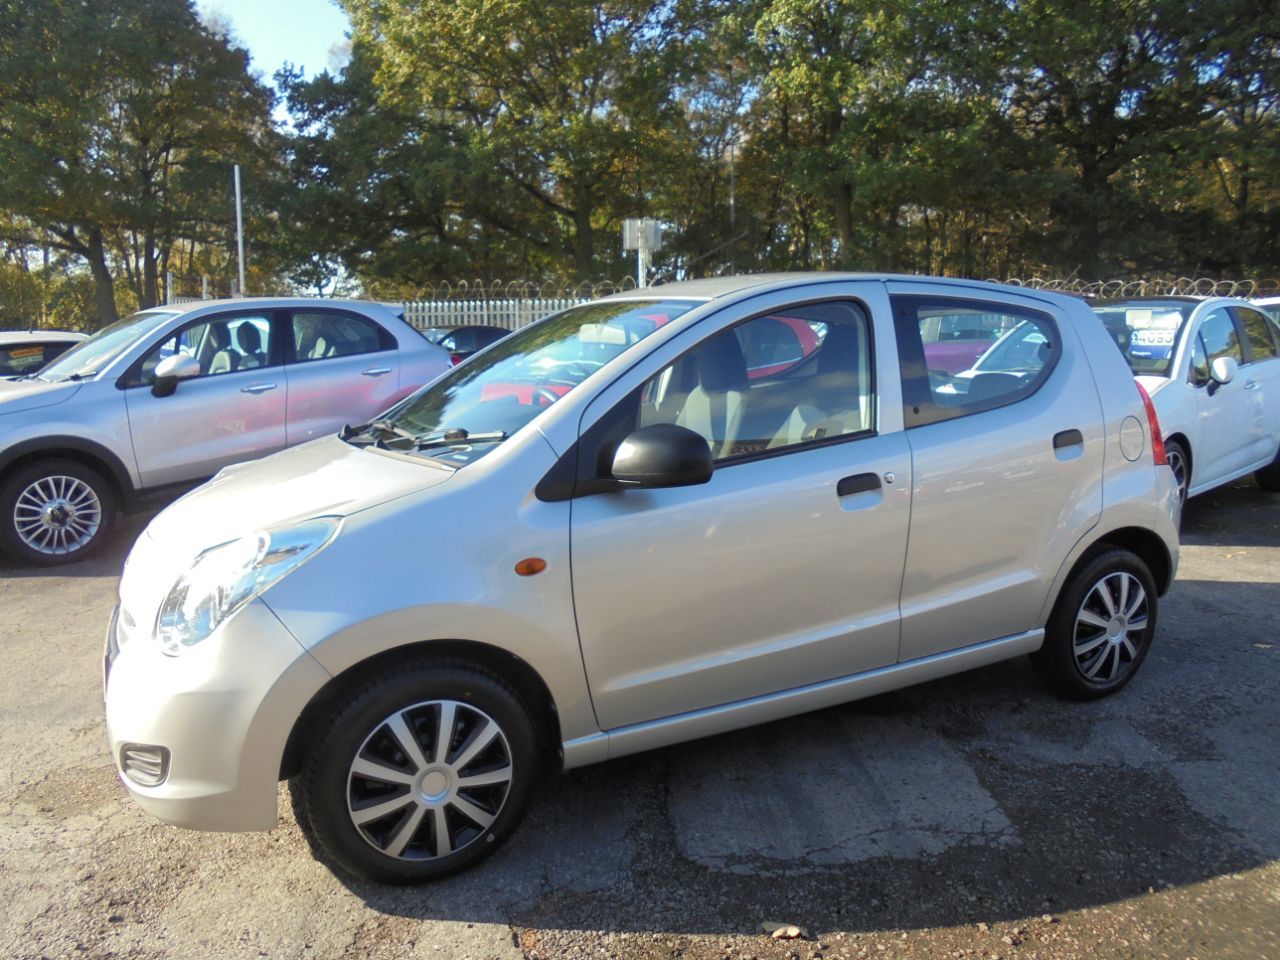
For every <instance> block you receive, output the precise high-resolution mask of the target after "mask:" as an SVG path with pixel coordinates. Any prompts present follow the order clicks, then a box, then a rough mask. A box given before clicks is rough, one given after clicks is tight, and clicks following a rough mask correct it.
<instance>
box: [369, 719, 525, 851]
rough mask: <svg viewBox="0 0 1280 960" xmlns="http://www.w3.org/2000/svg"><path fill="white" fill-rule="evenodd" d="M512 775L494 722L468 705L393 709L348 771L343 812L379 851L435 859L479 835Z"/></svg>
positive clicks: (503, 737)
mask: <svg viewBox="0 0 1280 960" xmlns="http://www.w3.org/2000/svg"><path fill="white" fill-rule="evenodd" d="M512 775H513V769H512V762H511V747H510V745H509V744H508V743H507V738H506V735H505V734H504V733H503V731H502V728H501V727H500V726H499V725H498V723H497V721H495V720H494V719H493V718H492V717H490V716H489V715H488V714H487V713H485V712H484V711H483V710H480V709H478V708H476V707H475V706H473V705H471V704H466V703H460V702H458V701H456V700H428V701H424V702H422V703H417V704H414V705H413V706H411V707H406V708H405V709H403V710H397V711H396V712H395V713H393V714H392V715H391V716H389V717H387V718H386V719H385V720H383V721H382V722H380V723H379V724H378V725H377V726H376V727H374V729H373V732H372V733H370V734H369V736H368V737H366V738H365V740H364V743H362V744H361V745H360V749H359V750H357V751H356V755H355V758H354V759H353V760H352V762H351V767H350V769H349V770H348V773H347V813H348V814H349V815H350V817H351V823H352V825H353V826H354V827H355V828H356V831H357V832H358V833H359V834H360V835H361V836H362V837H363V838H364V839H365V841H366V842H367V843H369V844H370V845H371V846H372V847H373V848H374V849H376V850H378V851H379V852H380V853H383V854H386V855H387V856H390V857H395V858H397V859H400V860H434V859H438V858H440V857H446V856H450V855H451V854H454V853H457V852H458V851H460V850H462V849H463V848H465V847H467V846H469V845H471V844H472V843H475V842H476V841H477V840H479V839H480V838H481V837H483V836H485V834H486V833H487V832H488V829H489V827H490V826H492V824H493V822H494V821H495V820H496V819H497V818H498V815H499V814H500V813H501V812H502V807H503V804H504V803H505V802H506V798H507V794H508V793H509V792H510V787H511V780H512Z"/></svg>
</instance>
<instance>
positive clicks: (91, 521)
mask: <svg viewBox="0 0 1280 960" xmlns="http://www.w3.org/2000/svg"><path fill="white" fill-rule="evenodd" d="M101 526H102V501H101V500H99V499H98V494H97V491H95V490H94V489H93V487H91V486H89V485H88V484H87V483H85V482H84V481H83V480H80V479H79V478H77V477H68V476H66V475H63V474H55V475H53V476H49V477H41V478H40V479H39V480H36V481H35V482H33V483H31V484H29V485H28V486H27V488H26V489H25V490H23V491H22V492H21V493H20V494H18V499H17V501H16V502H15V503H14V507H13V528H14V530H15V531H16V532H17V534H18V539H19V540H21V541H22V542H23V544H24V545H25V546H27V547H29V548H30V549H32V550H34V551H36V552H37V553H42V554H45V555H46V556H59V555H64V554H68V553H75V552H76V551H77V550H80V549H83V548H84V547H85V545H87V544H88V543H89V541H90V540H92V539H93V538H94V537H95V536H96V535H97V533H98V528H99V527H101Z"/></svg>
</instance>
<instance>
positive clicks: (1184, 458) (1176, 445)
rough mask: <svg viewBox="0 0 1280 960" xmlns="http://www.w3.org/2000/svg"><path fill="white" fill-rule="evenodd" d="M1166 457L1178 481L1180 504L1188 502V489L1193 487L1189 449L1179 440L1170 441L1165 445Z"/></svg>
mask: <svg viewBox="0 0 1280 960" xmlns="http://www.w3.org/2000/svg"><path fill="white" fill-rule="evenodd" d="M1164 451H1165V456H1167V457H1168V458H1169V469H1171V470H1172V471H1173V477H1174V479H1175V480H1177V481H1178V502H1179V503H1186V502H1187V489H1188V488H1189V487H1190V486H1191V457H1190V455H1189V454H1188V453H1187V448H1186V447H1185V446H1183V445H1182V443H1180V442H1179V441H1177V440H1168V441H1166V442H1165V445H1164Z"/></svg>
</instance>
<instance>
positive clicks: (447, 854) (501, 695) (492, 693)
mask: <svg viewBox="0 0 1280 960" xmlns="http://www.w3.org/2000/svg"><path fill="white" fill-rule="evenodd" d="M330 716H331V717H332V719H331V720H329V722H328V723H327V724H326V725H325V727H324V729H323V730H322V731H321V732H320V734H319V736H318V737H317V738H316V739H315V740H314V741H313V745H312V747H311V749H310V751H309V753H308V755H307V758H306V760H305V762H304V763H303V767H302V771H301V773H300V774H299V776H298V777H297V778H295V779H294V781H293V783H292V784H291V787H292V789H293V791H294V798H295V806H296V808H297V809H298V810H299V811H300V813H301V814H302V818H303V824H302V825H303V828H304V829H305V830H306V831H307V832H308V834H309V835H310V836H311V838H312V840H313V841H315V842H316V843H318V845H319V846H320V847H321V849H323V850H324V851H325V852H326V853H327V854H328V855H329V856H330V857H331V858H332V859H333V860H335V861H337V863H338V864H339V865H340V866H341V867H343V868H344V869H346V870H347V871H349V872H351V873H354V874H357V875H359V876H363V877H367V878H369V879H372V880H378V881H381V882H384V883H399V884H411V883H422V882H425V881H429V880H435V879H438V878H441V877H445V876H448V875H449V874H452V873H456V872H457V871H459V870H463V869H465V868H467V867H470V866H472V865H473V864H475V863H477V862H479V861H480V860H482V859H483V858H484V857H486V856H488V855H489V854H491V853H493V851H495V850H496V849H497V848H498V847H499V846H501V844H502V843H503V842H504V841H505V840H506V839H507V837H508V836H510V834H511V832H512V831H513V830H514V829H515V827H516V825H517V824H518V822H519V820H520V817H521V816H522V814H523V812H524V808H525V805H526V804H527V802H528V798H529V793H530V790H531V788H532V786H533V781H534V778H535V776H536V772H537V759H536V758H537V751H536V746H535V736H534V730H533V724H532V721H531V720H530V714H529V710H528V708H527V707H526V706H525V705H524V703H523V702H522V701H521V699H520V697H519V695H518V694H517V693H516V692H515V690H513V689H512V688H511V687H510V686H509V685H508V684H507V683H506V682H505V681H504V680H503V679H502V678H501V677H499V676H497V675H496V674H493V673H490V672H489V671H487V670H485V669H483V668H481V667H478V666H474V665H471V664H467V663H455V662H447V663H446V662H431V661H424V662H420V663H418V664H415V665H411V666H409V667H408V668H407V669H406V668H399V669H397V670H396V671H395V673H388V674H386V675H383V676H379V677H376V678H373V679H371V680H368V681H366V682H364V683H363V684H362V685H360V686H358V687H357V688H356V689H354V690H353V691H351V692H349V693H348V694H347V696H346V697H345V698H344V699H343V700H342V701H341V702H340V703H339V704H337V705H336V707H335V708H334V709H333V711H332V713H331V714H330Z"/></svg>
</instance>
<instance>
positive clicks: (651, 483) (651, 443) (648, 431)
mask: <svg viewBox="0 0 1280 960" xmlns="http://www.w3.org/2000/svg"><path fill="white" fill-rule="evenodd" d="M712 469H713V464H712V461H711V447H710V446H708V444H707V441H706V440H705V439H704V438H703V437H702V436H701V435H700V434H697V433H694V432H693V431H692V430H689V429H686V428H685V427H678V426H676V425H675V424H674V423H655V424H654V425H653V426H650V427H641V428H640V429H639V430H636V431H635V432H633V433H632V434H630V435H629V436H628V437H627V439H625V440H623V441H622V443H620V444H619V445H618V452H617V453H615V454H614V455H613V479H615V480H616V481H618V483H620V484H622V485H623V486H627V487H691V486H694V485H695V484H699V483H706V482H707V481H708V480H710V479H711V471H712Z"/></svg>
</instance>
